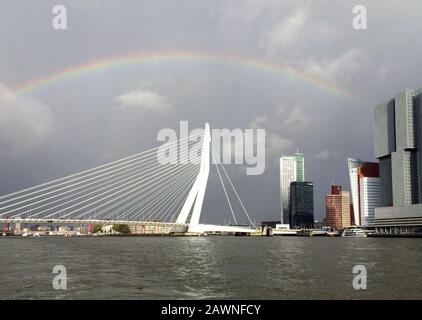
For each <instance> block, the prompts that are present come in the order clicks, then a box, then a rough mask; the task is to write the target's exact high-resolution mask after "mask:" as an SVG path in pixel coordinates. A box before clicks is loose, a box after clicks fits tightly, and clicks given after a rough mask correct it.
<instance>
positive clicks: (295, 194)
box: [290, 181, 314, 228]
mask: <svg viewBox="0 0 422 320" xmlns="http://www.w3.org/2000/svg"><path fill="white" fill-rule="evenodd" d="M290 227H291V228H297V227H299V228H313V227H314V184H313V183H312V182H305V181H303V182H298V181H293V182H292V183H291V184H290Z"/></svg>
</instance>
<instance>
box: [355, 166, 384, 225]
mask: <svg viewBox="0 0 422 320" xmlns="http://www.w3.org/2000/svg"><path fill="white" fill-rule="evenodd" d="M347 163H348V168H349V178H350V193H351V196H352V207H353V218H354V224H355V225H357V226H359V225H368V224H372V223H374V218H375V208H376V207H379V206H380V205H381V200H380V178H379V165H378V163H375V162H364V161H361V160H355V159H348V160H347Z"/></svg>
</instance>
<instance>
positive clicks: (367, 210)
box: [360, 177, 381, 226]
mask: <svg viewBox="0 0 422 320" xmlns="http://www.w3.org/2000/svg"><path fill="white" fill-rule="evenodd" d="M380 205H381V199H380V178H371V177H361V178H360V214H361V224H362V225H364V226H365V225H368V224H373V223H374V222H375V208H376V207H379V206H380Z"/></svg>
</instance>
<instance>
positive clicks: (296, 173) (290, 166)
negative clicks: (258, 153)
mask: <svg viewBox="0 0 422 320" xmlns="http://www.w3.org/2000/svg"><path fill="white" fill-rule="evenodd" d="M304 162H305V161H304V157H303V154H301V153H299V152H297V153H295V154H294V155H293V156H283V157H281V158H280V200H281V214H280V216H281V217H280V221H281V224H289V204H290V183H292V182H293V181H299V182H300V181H304V180H305V168H304Z"/></svg>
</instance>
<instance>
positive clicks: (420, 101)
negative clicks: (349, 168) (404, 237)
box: [373, 88, 422, 233]
mask: <svg viewBox="0 0 422 320" xmlns="http://www.w3.org/2000/svg"><path fill="white" fill-rule="evenodd" d="M373 130H374V152H375V157H376V158H377V159H378V160H379V174H380V207H379V208H376V209H375V226H376V229H377V231H380V232H388V233H390V232H395V233H412V232H415V231H417V230H418V228H419V229H420V226H421V225H422V203H421V202H422V88H421V89H419V90H412V89H406V90H404V91H402V92H401V93H399V94H397V95H396V96H395V97H394V98H392V99H391V100H389V101H387V102H385V103H382V104H379V105H377V106H376V107H375V108H374V124H373Z"/></svg>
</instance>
